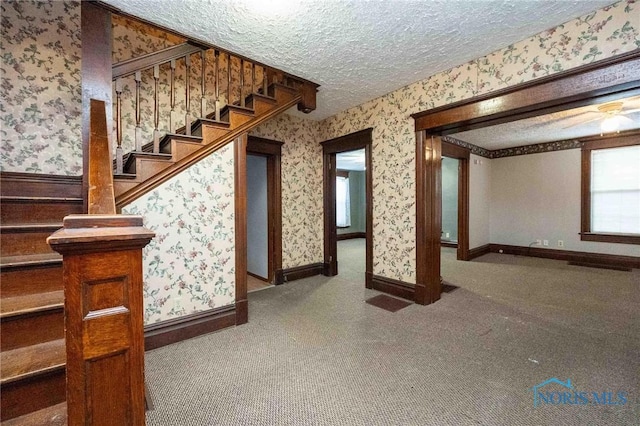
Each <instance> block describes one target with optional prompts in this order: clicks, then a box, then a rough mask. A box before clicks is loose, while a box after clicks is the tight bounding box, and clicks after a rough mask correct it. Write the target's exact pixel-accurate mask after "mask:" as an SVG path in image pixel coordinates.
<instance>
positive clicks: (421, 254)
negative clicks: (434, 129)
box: [415, 132, 442, 305]
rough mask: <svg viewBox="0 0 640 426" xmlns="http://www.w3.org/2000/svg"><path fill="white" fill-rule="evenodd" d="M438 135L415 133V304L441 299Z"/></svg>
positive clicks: (439, 149)
mask: <svg viewBox="0 0 640 426" xmlns="http://www.w3.org/2000/svg"><path fill="white" fill-rule="evenodd" d="M441 147H442V145H441V140H440V137H439V136H433V135H427V134H426V132H417V133H416V285H415V302H416V303H417V304H420V305H428V304H430V303H433V302H435V301H437V300H439V299H440V294H441V291H442V286H441V284H440V255H441V254H440V234H441V230H442V182H441V180H442V164H441V163H442V162H441V158H442V155H441V152H442V151H441Z"/></svg>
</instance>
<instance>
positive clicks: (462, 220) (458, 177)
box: [440, 141, 471, 260]
mask: <svg viewBox="0 0 640 426" xmlns="http://www.w3.org/2000/svg"><path fill="white" fill-rule="evenodd" d="M470 155H471V152H470V150H469V149H467V148H463V147H461V146H458V145H454V144H452V143H448V142H444V141H443V142H442V179H441V182H442V190H441V194H442V195H441V197H442V198H441V199H442V211H441V215H442V230H441V231H440V232H441V237H440V241H441V245H442V246H445V247H455V248H456V249H457V253H456V258H457V259H458V260H469V157H470Z"/></svg>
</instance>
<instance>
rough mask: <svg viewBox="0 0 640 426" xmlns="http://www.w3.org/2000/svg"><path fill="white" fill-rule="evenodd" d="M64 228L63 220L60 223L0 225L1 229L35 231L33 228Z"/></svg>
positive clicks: (42, 229) (43, 229)
mask: <svg viewBox="0 0 640 426" xmlns="http://www.w3.org/2000/svg"><path fill="white" fill-rule="evenodd" d="M60 228H62V222H58V223H12V224H10V225H0V231H2V232H4V231H14V232H15V231H33V230H41V231H47V230H54V231H56V230H58V229H60Z"/></svg>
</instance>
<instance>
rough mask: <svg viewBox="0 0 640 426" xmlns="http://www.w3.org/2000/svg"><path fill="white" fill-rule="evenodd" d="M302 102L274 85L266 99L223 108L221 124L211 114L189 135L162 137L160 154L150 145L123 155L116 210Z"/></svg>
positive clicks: (255, 97)
mask: <svg viewBox="0 0 640 426" xmlns="http://www.w3.org/2000/svg"><path fill="white" fill-rule="evenodd" d="M261 91H262V90H261ZM301 99H302V97H301V94H300V93H299V92H298V91H297V90H296V89H294V88H292V87H289V86H285V85H283V84H280V83H277V82H274V83H272V84H270V85H269V86H268V89H267V94H266V95H265V94H262V93H252V94H249V95H248V96H247V97H246V98H245V102H244V103H245V106H240V105H226V106H225V107H223V108H222V109H221V111H220V120H215V119H214V117H215V112H212V113H211V114H208V115H207V116H206V117H202V118H199V119H197V120H195V121H194V122H193V123H192V124H191V129H190V130H191V131H190V132H189V133H190V134H186V133H187V132H186V129H185V128H184V127H183V128H181V129H178V130H177V132H176V133H167V134H165V135H164V136H163V137H161V138H160V142H159V150H158V151H159V152H153V151H154V143H153V142H149V143H147V144H145V145H143V146H142V151H132V152H129V153H127V154H124V155H123V173H117V170H116V169H115V165H116V160H114V192H115V196H116V206H117V207H118V208H121V207H123V206H125V205H126V204H128V203H130V202H132V201H134V200H135V199H136V198H138V197H140V196H142V195H144V194H145V193H147V192H148V191H150V190H152V189H153V188H155V187H156V186H158V185H160V184H161V183H163V182H165V181H166V180H168V179H169V178H171V177H173V176H175V175H177V174H178V173H180V172H181V171H183V170H184V169H186V168H187V167H189V166H191V165H193V164H195V163H197V162H198V161H200V160H202V159H203V158H204V157H206V156H207V155H209V154H211V153H213V152H214V151H216V150H218V149H220V148H222V147H224V146H225V145H227V144H228V143H230V142H232V141H233V140H234V139H235V138H237V137H238V136H240V135H242V134H244V133H247V132H249V131H250V130H251V129H252V128H255V127H256V126H258V125H260V124H261V123H264V122H265V121H267V120H269V119H271V118H273V117H275V116H276V115H278V114H280V113H282V112H284V111H286V110H287V109H289V108H291V107H292V106H294V105H296V104H297V103H299V102H300V100H301Z"/></svg>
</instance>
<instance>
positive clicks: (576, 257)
mask: <svg viewBox="0 0 640 426" xmlns="http://www.w3.org/2000/svg"><path fill="white" fill-rule="evenodd" d="M489 246H490V250H491V253H500V250H502V253H506V254H515V255H518V256H529V257H540V258H544V259H555V260H566V261H569V262H580V263H589V264H592V265H594V264H596V265H608V266H616V267H625V268H635V269H638V268H640V257H637V256H622V255H615V254H603V253H588V252H582V251H569V250H556V249H545V248H538V247H523V246H511V245H506V244H493V243H492V244H490V245H489Z"/></svg>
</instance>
